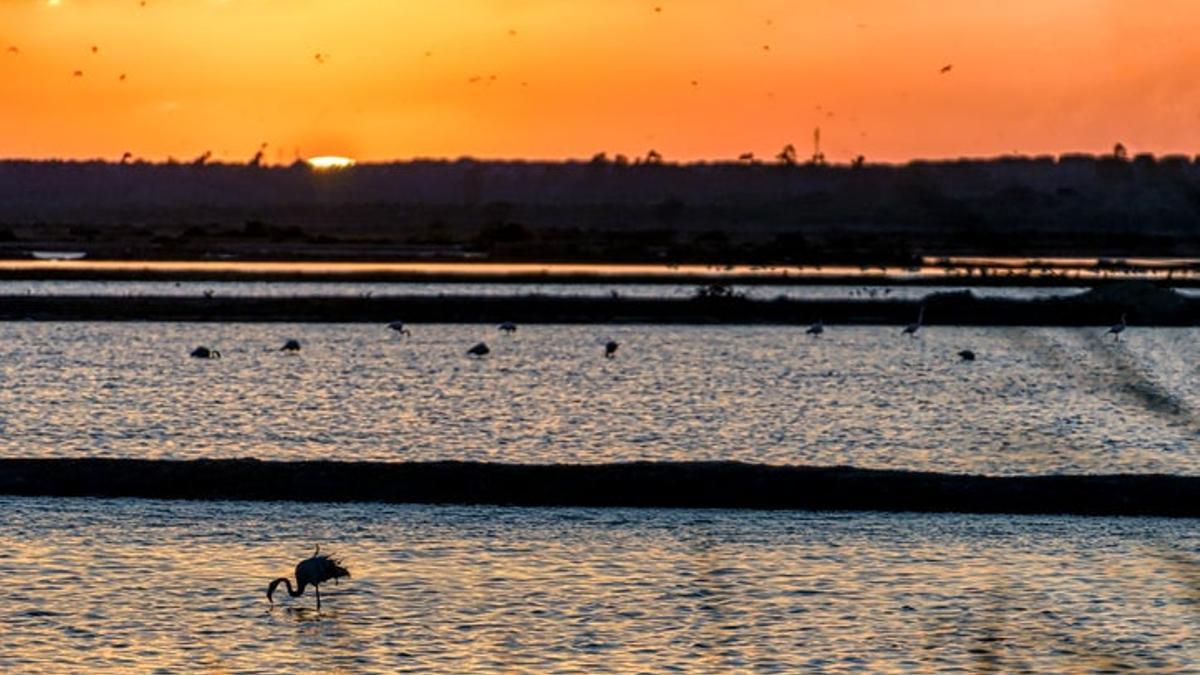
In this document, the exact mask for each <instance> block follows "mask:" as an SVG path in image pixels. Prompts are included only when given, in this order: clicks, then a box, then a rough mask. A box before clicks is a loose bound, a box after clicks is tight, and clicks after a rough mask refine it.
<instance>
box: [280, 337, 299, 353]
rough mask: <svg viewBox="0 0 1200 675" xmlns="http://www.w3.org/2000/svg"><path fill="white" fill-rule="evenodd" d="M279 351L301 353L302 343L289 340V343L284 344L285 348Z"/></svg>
mask: <svg viewBox="0 0 1200 675" xmlns="http://www.w3.org/2000/svg"><path fill="white" fill-rule="evenodd" d="M279 351H281V352H298V351H300V341H299V340H288V341H287V342H285V343H283V346H282V347H280V348H279Z"/></svg>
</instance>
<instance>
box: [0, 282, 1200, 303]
mask: <svg viewBox="0 0 1200 675" xmlns="http://www.w3.org/2000/svg"><path fill="white" fill-rule="evenodd" d="M701 286H702V284H698V283H691V284H624V283H622V284H612V285H608V284H601V283H594V284H556V283H540V284H531V283H495V282H491V283H471V282H458V283H417V282H405V283H389V282H364V281H324V282H318V281H310V282H304V281H70V280H62V281H59V280H53V281H11V280H0V296H5V295H20V296H38V297H54V296H64V295H87V296H101V297H121V298H131V297H132V298H136V297H146V296H168V297H191V298H195V297H203V296H205V295H211V296H212V297H217V298H305V297H335V298H336V297H346V298H351V297H352V298H378V299H382V298H389V297H414V296H415V297H430V296H433V297H462V296H469V297H494V296H502V297H503V296H507V297H525V296H548V297H582V298H607V297H612V296H613V294H614V293H615V294H616V295H618V296H619V297H622V298H654V299H662V298H665V299H675V300H683V299H687V298H692V297H695V296H696V292H697V290H698V289H699V288H700V287H701ZM734 289H735V290H736V291H737V292H739V293H745V294H746V296H747V297H750V298H753V299H758V300H773V299H776V298H789V299H793V300H855V299H875V300H888V299H890V300H919V299H921V298H924V297H925V296H927V295H929V294H931V293H951V292H959V291H965V290H970V291H971V292H972V293H974V294H975V295H976V296H978V297H985V298H992V297H995V298H1014V299H1035V298H1048V297H1055V296H1067V295H1074V294H1078V293H1081V292H1083V291H1082V289H1080V288H1071V287H1043V286H1028V287H1023V286H1007V287H1005V286H995V287H988V286H976V287H970V288H968V287H966V286H962V287H954V286H875V285H865V286H844V285H842V286H825V285H809V284H763V285H758V284H754V285H735V286H734ZM1185 292H1186V291H1185Z"/></svg>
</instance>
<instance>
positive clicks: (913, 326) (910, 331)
mask: <svg viewBox="0 0 1200 675" xmlns="http://www.w3.org/2000/svg"><path fill="white" fill-rule="evenodd" d="M924 321H925V306H924V305H922V306H921V311H919V312H917V322H916V323H910V324H908V325H907V326H905V327H904V335H908V336H911V337H917V331H919V330H921V325H922V324H923V322H924Z"/></svg>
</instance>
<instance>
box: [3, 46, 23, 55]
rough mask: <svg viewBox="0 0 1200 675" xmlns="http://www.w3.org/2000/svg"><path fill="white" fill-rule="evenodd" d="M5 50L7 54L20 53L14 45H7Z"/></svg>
mask: <svg viewBox="0 0 1200 675" xmlns="http://www.w3.org/2000/svg"><path fill="white" fill-rule="evenodd" d="M5 51H7V52H8V53H9V54H14V55H15V54H20V53H21V50H20V49H19V48H18V47H17V46H16V45H9V46H8V49H6V50H5Z"/></svg>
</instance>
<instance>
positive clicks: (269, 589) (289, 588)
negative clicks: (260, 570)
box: [267, 577, 304, 600]
mask: <svg viewBox="0 0 1200 675" xmlns="http://www.w3.org/2000/svg"><path fill="white" fill-rule="evenodd" d="M281 583H282V584H284V585H285V586H287V592H288V595H290V596H292V597H293V598H298V597H300V596H301V595H304V584H301V585H300V588H298V589H293V588H292V582H291V580H290V579H288V578H287V577H279V578H278V579H276V580H275V581H272V582H271V585H270V586H269V587H267V599H268V600H270V599H271V596H272V595H273V594H274V593H275V588H276V587H277V586H279V584H281Z"/></svg>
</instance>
